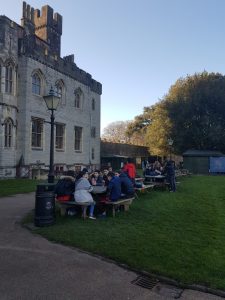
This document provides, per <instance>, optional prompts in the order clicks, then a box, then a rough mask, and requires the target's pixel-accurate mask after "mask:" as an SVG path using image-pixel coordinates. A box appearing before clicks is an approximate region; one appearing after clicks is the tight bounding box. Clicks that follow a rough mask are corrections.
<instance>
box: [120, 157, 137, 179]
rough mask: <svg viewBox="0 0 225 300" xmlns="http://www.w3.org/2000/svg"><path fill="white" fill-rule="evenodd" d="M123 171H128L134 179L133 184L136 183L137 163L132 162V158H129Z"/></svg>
mask: <svg viewBox="0 0 225 300" xmlns="http://www.w3.org/2000/svg"><path fill="white" fill-rule="evenodd" d="M123 171H124V172H126V173H127V175H128V176H129V177H130V179H131V180H132V182H133V184H134V183H135V177H136V167H135V164H134V163H132V161H131V159H130V158H128V159H127V163H126V164H125V166H124V167H123Z"/></svg>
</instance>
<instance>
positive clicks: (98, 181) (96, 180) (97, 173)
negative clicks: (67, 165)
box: [90, 170, 103, 185]
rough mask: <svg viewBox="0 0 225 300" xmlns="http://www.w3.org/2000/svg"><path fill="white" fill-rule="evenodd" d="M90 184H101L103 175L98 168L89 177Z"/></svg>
mask: <svg viewBox="0 0 225 300" xmlns="http://www.w3.org/2000/svg"><path fill="white" fill-rule="evenodd" d="M90 181H91V185H103V177H102V176H101V175H100V171H99V170H95V171H94V173H93V174H92V175H91V178H90Z"/></svg>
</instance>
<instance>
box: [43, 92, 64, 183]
mask: <svg viewBox="0 0 225 300" xmlns="http://www.w3.org/2000/svg"><path fill="white" fill-rule="evenodd" d="M43 98H44V100H45V103H46V106H47V108H48V110H50V111H51V122H50V124H51V136H50V163H49V173H48V183H54V125H55V124H54V120H55V116H54V110H56V109H57V106H58V104H59V100H60V97H58V96H56V95H55V93H54V90H53V88H52V87H51V89H50V91H49V94H48V95H47V96H43Z"/></svg>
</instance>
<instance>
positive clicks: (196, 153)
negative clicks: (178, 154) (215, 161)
mask: <svg viewBox="0 0 225 300" xmlns="http://www.w3.org/2000/svg"><path fill="white" fill-rule="evenodd" d="M183 156H196V157H197V156H224V154H223V153H222V152H220V151H214V150H194V149H190V150H187V151H185V152H184V153H183Z"/></svg>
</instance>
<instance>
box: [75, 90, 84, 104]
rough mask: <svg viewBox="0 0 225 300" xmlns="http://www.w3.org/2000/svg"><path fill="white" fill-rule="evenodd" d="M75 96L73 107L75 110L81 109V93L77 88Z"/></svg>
mask: <svg viewBox="0 0 225 300" xmlns="http://www.w3.org/2000/svg"><path fill="white" fill-rule="evenodd" d="M74 94H75V101H74V106H75V108H77V109H81V108H82V105H83V103H82V102H83V92H82V90H81V88H77V89H76V90H75V92H74Z"/></svg>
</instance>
